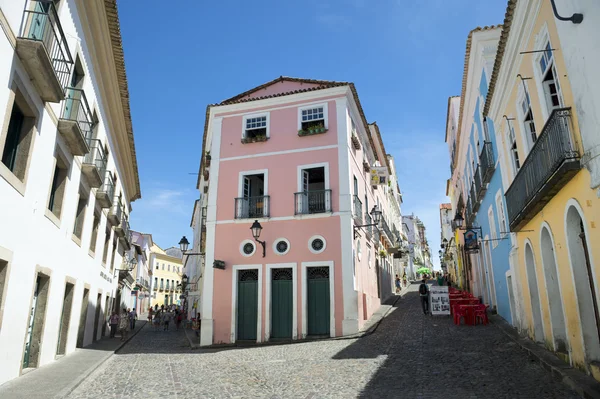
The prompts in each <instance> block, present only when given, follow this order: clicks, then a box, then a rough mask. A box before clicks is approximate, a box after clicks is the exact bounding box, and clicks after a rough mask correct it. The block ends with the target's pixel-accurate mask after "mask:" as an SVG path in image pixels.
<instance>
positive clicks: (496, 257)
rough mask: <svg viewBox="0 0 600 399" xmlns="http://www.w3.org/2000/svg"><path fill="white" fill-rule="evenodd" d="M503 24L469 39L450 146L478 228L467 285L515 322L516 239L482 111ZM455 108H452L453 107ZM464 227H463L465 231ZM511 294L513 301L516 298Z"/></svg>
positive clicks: (468, 214)
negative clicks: (512, 263) (512, 259)
mask: <svg viewBox="0 0 600 399" xmlns="http://www.w3.org/2000/svg"><path fill="white" fill-rule="evenodd" d="M501 30H502V29H501V27H493V26H492V27H486V28H476V29H474V30H473V31H471V32H470V34H469V37H468V39H467V51H466V55H465V70H464V74H463V91H462V93H461V96H460V109H459V112H458V114H459V120H458V125H457V130H456V134H455V135H454V136H453V140H450V141H448V143H449V148H453V149H454V148H456V151H453V152H454V153H455V156H456V157H457V161H456V167H455V168H454V169H453V171H452V172H453V175H456V176H453V179H452V181H453V182H454V187H453V188H454V190H453V194H454V195H455V196H457V197H458V198H457V199H455V200H454V202H455V203H456V204H457V212H458V213H460V214H461V215H463V214H464V226H463V227H464V229H466V230H473V231H475V232H476V233H477V234H478V244H477V249H476V250H470V248H465V247H464V246H463V247H462V250H461V252H460V254H459V255H460V256H462V258H463V262H464V264H465V266H466V273H465V277H466V285H467V287H468V288H469V289H470V291H471V292H473V293H474V294H475V295H477V296H480V297H481V298H482V300H483V301H484V303H486V304H488V305H490V307H491V308H492V309H496V311H497V312H498V314H500V315H501V316H502V317H503V318H504V319H505V320H507V321H508V322H509V323H512V319H513V316H512V313H511V309H515V307H516V303H515V301H514V295H512V294H509V290H512V289H513V288H512V280H513V279H514V277H513V274H512V272H511V267H510V263H509V255H510V252H511V249H512V247H513V245H512V244H513V240H511V236H510V233H509V227H508V221H507V217H506V215H507V210H506V202H505V198H504V190H503V185H502V170H501V168H500V167H499V156H498V154H499V152H498V146H497V143H496V135H495V131H494V124H493V123H491V121H490V120H487V119H485V118H484V117H483V107H484V104H485V100H486V97H487V95H488V86H489V80H490V77H491V74H492V70H493V66H494V61H495V56H496V51H497V47H498V41H499V39H500V34H501ZM449 112H450V110H449ZM463 233H464V230H459V234H461V235H462V234H463ZM511 298H512V299H513V303H512V304H511Z"/></svg>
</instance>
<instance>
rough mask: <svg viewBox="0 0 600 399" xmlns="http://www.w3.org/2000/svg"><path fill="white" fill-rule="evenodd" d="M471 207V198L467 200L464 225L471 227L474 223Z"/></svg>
mask: <svg viewBox="0 0 600 399" xmlns="http://www.w3.org/2000/svg"><path fill="white" fill-rule="evenodd" d="M474 219H475V218H474V214H473V207H472V205H471V198H469V199H468V200H467V207H466V208H465V223H466V225H467V227H468V226H471V225H472V224H473V221H474Z"/></svg>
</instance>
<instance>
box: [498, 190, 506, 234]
mask: <svg viewBox="0 0 600 399" xmlns="http://www.w3.org/2000/svg"><path fill="white" fill-rule="evenodd" d="M496 208H498V230H499V234H500V237H501V238H502V236H503V235H504V233H506V232H507V231H508V225H507V223H506V215H505V213H504V206H503V204H502V194H501V193H500V192H498V193H497V194H496Z"/></svg>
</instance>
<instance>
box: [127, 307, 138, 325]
mask: <svg viewBox="0 0 600 399" xmlns="http://www.w3.org/2000/svg"><path fill="white" fill-rule="evenodd" d="M137 317H138V315H137V312H136V310H135V308H133V309H132V310H131V312H129V324H130V325H129V327H130V330H131V331H133V330H135V321H136V320H137Z"/></svg>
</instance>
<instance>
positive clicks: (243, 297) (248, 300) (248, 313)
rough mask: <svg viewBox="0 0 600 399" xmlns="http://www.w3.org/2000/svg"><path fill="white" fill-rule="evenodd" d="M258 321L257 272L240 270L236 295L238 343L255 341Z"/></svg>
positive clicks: (254, 270)
mask: <svg viewBox="0 0 600 399" xmlns="http://www.w3.org/2000/svg"><path fill="white" fill-rule="evenodd" d="M257 321H258V270H256V269H252V270H240V271H239V274H238V293H237V337H236V339H237V340H238V341H256V323H257Z"/></svg>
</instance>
